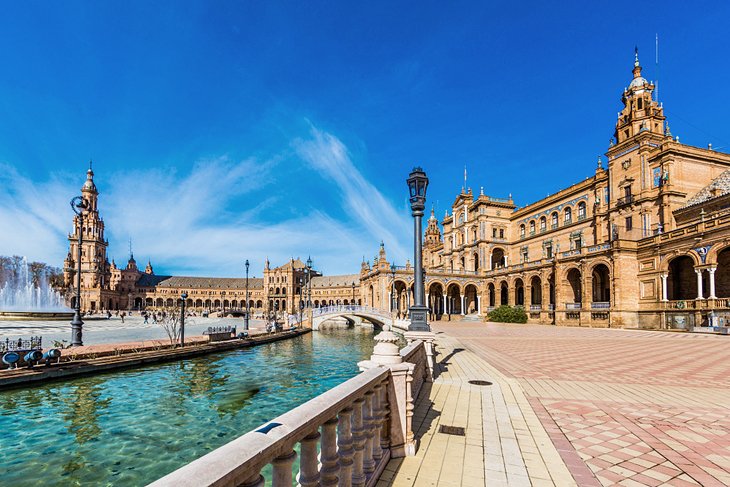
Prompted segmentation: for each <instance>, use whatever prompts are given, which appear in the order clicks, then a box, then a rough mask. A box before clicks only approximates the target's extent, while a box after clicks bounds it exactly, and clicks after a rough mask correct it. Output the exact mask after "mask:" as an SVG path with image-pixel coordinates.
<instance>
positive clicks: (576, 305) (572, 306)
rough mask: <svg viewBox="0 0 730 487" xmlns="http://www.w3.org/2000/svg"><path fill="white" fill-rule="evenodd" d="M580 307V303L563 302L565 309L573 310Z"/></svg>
mask: <svg viewBox="0 0 730 487" xmlns="http://www.w3.org/2000/svg"><path fill="white" fill-rule="evenodd" d="M581 308H582V303H565V309H571V310H575V309H581Z"/></svg>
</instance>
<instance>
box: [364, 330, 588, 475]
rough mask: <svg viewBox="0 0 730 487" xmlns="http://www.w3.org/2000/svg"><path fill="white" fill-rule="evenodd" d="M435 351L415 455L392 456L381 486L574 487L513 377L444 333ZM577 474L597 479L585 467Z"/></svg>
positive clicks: (418, 417) (417, 417) (417, 418)
mask: <svg viewBox="0 0 730 487" xmlns="http://www.w3.org/2000/svg"><path fill="white" fill-rule="evenodd" d="M439 353H440V355H439V361H440V364H439V372H440V373H439V375H438V376H437V378H436V380H435V381H434V383H433V384H431V385H429V384H426V385H425V386H424V387H426V388H427V389H426V390H424V391H423V392H422V393H421V396H420V398H419V399H420V400H419V402H418V403H417V404H416V408H415V410H414V416H413V425H414V430H415V432H416V439H417V441H418V450H417V454H416V456H414V457H408V458H405V459H395V460H391V462H390V463H389V464H388V466H387V467H386V470H385V472H384V473H383V474H382V475H381V477H380V480H379V482H378V484H377V485H378V487H385V486H391V485H392V486H394V487H404V486H436V485H438V486H457V485H464V486H470V487H471V486H474V487H477V486H484V485H489V486H517V487H519V486H530V485H535V486H560V487H563V486H565V487H569V486H573V485H576V482H575V480H574V478H573V477H572V476H571V473H570V471H569V470H568V468H567V467H566V464H565V461H564V460H563V459H562V458H561V455H560V453H559V452H558V450H557V449H556V447H555V446H554V445H553V443H552V442H551V441H550V438H549V436H548V433H547V431H546V430H545V428H544V427H543V425H542V424H541V422H540V419H539V418H538V416H537V415H536V414H535V413H534V411H533V409H532V407H531V406H530V404H529V402H528V399H527V397H526V396H525V394H524V393H523V391H522V388H521V386H520V385H519V383H518V382H517V381H516V380H514V379H510V378H507V377H504V375H503V374H501V373H500V372H499V371H497V370H496V369H494V368H493V367H491V366H489V364H487V363H486V362H485V361H484V360H482V359H480V358H479V357H478V356H477V355H475V354H474V353H472V352H470V351H468V350H465V349H464V348H463V347H462V346H461V345H460V344H458V343H457V342H456V341H454V340H452V339H450V338H449V337H447V336H445V335H440V336H439ZM472 379H482V380H487V381H490V382H492V385H490V386H477V385H471V384H469V383H468V381H469V380H472ZM428 388H430V389H428ZM426 393H428V395H426ZM442 425H444V426H456V427H462V428H464V430H465V436H454V435H448V434H445V433H442V432H440V431H439V427H440V426H442ZM573 461H574V462H581V461H580V458H578V457H577V456H576V457H575V458H574V459H573ZM581 464H582V463H581ZM582 474H583V476H581V475H578V477H577V478H578V479H585V480H586V481H590V480H594V479H593V476H592V474H591V473H590V471H589V470H588V469H585V471H584V472H582ZM596 485H597V484H596Z"/></svg>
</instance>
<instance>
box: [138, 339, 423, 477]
mask: <svg viewBox="0 0 730 487" xmlns="http://www.w3.org/2000/svg"><path fill="white" fill-rule="evenodd" d="M419 343H420V342H419ZM421 348H423V346H422V344H421ZM388 379H389V370H388V369H387V368H384V367H378V368H373V369H368V370H366V371H364V372H362V373H361V374H360V375H358V376H356V377H354V378H352V379H350V380H349V381H347V382H345V383H343V384H340V385H339V386H337V387H335V388H333V389H331V390H329V391H327V392H325V393H324V394H322V395H320V396H318V397H316V398H314V399H312V400H310V401H308V402H307V403H305V404H303V405H301V406H299V407H297V408H295V409H293V410H291V411H289V412H287V413H285V414H283V415H281V416H279V417H277V418H275V419H273V420H271V421H270V422H268V423H266V424H264V425H263V426H262V427H260V428H258V429H257V430H255V431H252V432H250V433H247V434H245V435H243V436H242V437H240V438H237V439H236V440H233V441H231V442H230V443H228V444H226V445H223V446H222V447H220V448H218V449H217V450H214V451H213V452H211V453H209V454H207V455H205V456H203V457H201V458H199V459H197V460H195V461H193V462H192V463H190V464H188V465H186V466H184V467H182V468H180V469H179V470H176V471H174V472H172V473H171V474H169V475H167V476H165V477H163V478H162V479H160V480H158V481H156V482H154V483H153V484H151V485H153V486H163V485H176V486H196V487H197V486H223V485H244V486H247V487H259V486H263V485H264V478H263V477H262V476H261V474H260V472H261V470H262V469H263V467H265V466H266V465H267V464H271V465H272V467H273V468H272V485H273V486H274V487H283V486H286V487H290V486H291V485H292V480H293V472H292V466H293V464H294V461H295V460H296V458H297V452H296V450H297V449H298V450H299V452H300V453H299V457H300V461H299V472H298V475H297V477H296V478H297V481H298V482H299V484H300V485H302V486H316V485H323V486H335V485H339V486H341V487H350V486H353V487H354V486H364V485H366V483H368V482H370V480H371V478H372V477H373V476H374V475H376V473H379V472H380V471H381V468H382V467H383V466H384V465H383V464H382V463H383V462H387V461H388V460H389V459H390V454H389V453H390V452H389V448H390V442H389V439H388V437H387V435H383V429H384V428H387V427H388V425H387V418H388V417H389V413H390V411H389V404H388V401H387V400H386V390H387V388H386V385H387V383H388ZM320 430H321V431H320ZM318 446H319V447H320V451H321V454H320V459H319V463H318V458H317V449H318V448H317V447H318Z"/></svg>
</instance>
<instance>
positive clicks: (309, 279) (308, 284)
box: [307, 257, 312, 308]
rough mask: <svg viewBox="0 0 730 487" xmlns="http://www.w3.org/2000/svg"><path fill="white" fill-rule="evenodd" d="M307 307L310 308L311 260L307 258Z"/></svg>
mask: <svg viewBox="0 0 730 487" xmlns="http://www.w3.org/2000/svg"><path fill="white" fill-rule="evenodd" d="M307 294H308V295H309V296H308V298H307V305H308V306H309V307H310V308H311V307H312V258H311V257H307Z"/></svg>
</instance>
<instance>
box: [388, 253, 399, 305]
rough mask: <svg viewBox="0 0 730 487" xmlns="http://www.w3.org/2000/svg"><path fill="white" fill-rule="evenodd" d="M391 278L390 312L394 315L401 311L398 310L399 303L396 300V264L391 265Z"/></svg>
mask: <svg viewBox="0 0 730 487" xmlns="http://www.w3.org/2000/svg"><path fill="white" fill-rule="evenodd" d="M390 277H391V280H390V311H391V313H392V312H398V311H400V310H397V309H396V306H397V303H398V301H397V300H396V298H395V262H391V263H390Z"/></svg>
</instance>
